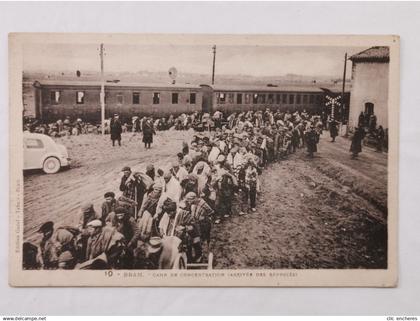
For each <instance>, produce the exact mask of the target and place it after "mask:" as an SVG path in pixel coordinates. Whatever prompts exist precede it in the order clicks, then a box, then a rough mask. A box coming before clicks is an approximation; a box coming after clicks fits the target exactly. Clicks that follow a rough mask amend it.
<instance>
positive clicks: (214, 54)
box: [211, 45, 216, 85]
mask: <svg viewBox="0 0 420 321" xmlns="http://www.w3.org/2000/svg"><path fill="white" fill-rule="evenodd" d="M212 49H213V73H212V75H211V84H212V85H214V71H215V68H216V45H214V46H213V47H212Z"/></svg>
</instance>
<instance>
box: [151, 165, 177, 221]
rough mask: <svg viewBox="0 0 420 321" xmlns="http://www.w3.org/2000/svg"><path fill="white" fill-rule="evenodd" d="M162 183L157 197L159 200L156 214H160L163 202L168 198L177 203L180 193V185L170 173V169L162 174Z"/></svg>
mask: <svg viewBox="0 0 420 321" xmlns="http://www.w3.org/2000/svg"><path fill="white" fill-rule="evenodd" d="M163 179H164V185H163V190H162V194H161V196H160V198H159V202H158V205H157V209H156V215H160V214H161V212H162V205H163V202H164V201H165V200H166V199H167V198H170V199H171V200H173V201H174V202H175V203H177V204H178V203H179V200H180V199H181V195H182V187H181V184H180V183H179V182H178V180H177V179H176V178H175V177H174V176H173V175H172V173H171V171H167V172H165V174H164V175H163Z"/></svg>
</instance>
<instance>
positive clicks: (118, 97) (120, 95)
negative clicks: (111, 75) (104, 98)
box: [117, 93, 123, 105]
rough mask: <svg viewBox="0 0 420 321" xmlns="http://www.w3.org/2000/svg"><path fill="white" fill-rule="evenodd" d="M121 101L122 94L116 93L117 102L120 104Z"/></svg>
mask: <svg viewBox="0 0 420 321" xmlns="http://www.w3.org/2000/svg"><path fill="white" fill-rule="evenodd" d="M122 103H123V95H122V94H121V93H118V94H117V104H118V105H122Z"/></svg>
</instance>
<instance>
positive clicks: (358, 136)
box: [350, 127, 365, 159]
mask: <svg viewBox="0 0 420 321" xmlns="http://www.w3.org/2000/svg"><path fill="white" fill-rule="evenodd" d="M363 138H365V131H364V129H363V128H362V127H356V128H355V131H354V135H353V138H352V140H351V146H350V151H351V152H352V156H351V158H353V159H355V158H357V156H358V154H359V153H361V152H362V141H363Z"/></svg>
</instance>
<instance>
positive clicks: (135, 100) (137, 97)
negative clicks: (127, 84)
mask: <svg viewBox="0 0 420 321" xmlns="http://www.w3.org/2000/svg"><path fill="white" fill-rule="evenodd" d="M139 104H140V93H133V105H139Z"/></svg>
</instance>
